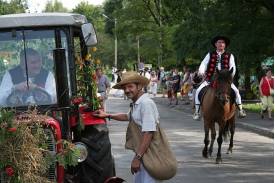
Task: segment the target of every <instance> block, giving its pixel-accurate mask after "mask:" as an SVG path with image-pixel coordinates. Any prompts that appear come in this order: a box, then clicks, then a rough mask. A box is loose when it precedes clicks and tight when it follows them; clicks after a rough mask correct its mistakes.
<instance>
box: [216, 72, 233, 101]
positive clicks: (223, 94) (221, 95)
mask: <svg viewBox="0 0 275 183" xmlns="http://www.w3.org/2000/svg"><path fill="white" fill-rule="evenodd" d="M232 73H233V68H232V69H230V70H227V69H223V70H221V71H219V70H216V75H215V85H216V97H217V98H218V100H219V101H220V102H221V104H222V105H224V104H225V103H227V102H229V101H230V92H231V84H232V82H233V77H232Z"/></svg>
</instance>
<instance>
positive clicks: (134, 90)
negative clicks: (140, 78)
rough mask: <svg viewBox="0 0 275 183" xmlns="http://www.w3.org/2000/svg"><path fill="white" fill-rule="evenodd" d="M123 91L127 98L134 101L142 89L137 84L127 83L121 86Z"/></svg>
mask: <svg viewBox="0 0 275 183" xmlns="http://www.w3.org/2000/svg"><path fill="white" fill-rule="evenodd" d="M123 90H124V93H125V95H126V96H127V97H128V98H130V99H131V100H135V99H136V98H137V97H138V95H139V92H140V91H141V90H142V87H141V85H139V84H135V83H129V84H125V85H124V86H123Z"/></svg>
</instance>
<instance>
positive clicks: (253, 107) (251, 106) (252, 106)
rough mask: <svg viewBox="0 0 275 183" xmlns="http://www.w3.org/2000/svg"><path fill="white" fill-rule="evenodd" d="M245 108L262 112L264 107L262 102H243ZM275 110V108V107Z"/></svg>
mask: <svg viewBox="0 0 275 183" xmlns="http://www.w3.org/2000/svg"><path fill="white" fill-rule="evenodd" d="M243 108H244V109H245V110H247V111H250V112H257V113H260V112H261V109H262V105H261V103H255V104H243ZM273 110H274V108H273Z"/></svg>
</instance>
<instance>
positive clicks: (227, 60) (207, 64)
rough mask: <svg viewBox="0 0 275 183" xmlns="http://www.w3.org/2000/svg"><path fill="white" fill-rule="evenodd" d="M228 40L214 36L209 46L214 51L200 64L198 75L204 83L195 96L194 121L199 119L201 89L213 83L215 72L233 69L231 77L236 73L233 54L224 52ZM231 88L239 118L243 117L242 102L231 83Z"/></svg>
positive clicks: (244, 114)
mask: <svg viewBox="0 0 275 183" xmlns="http://www.w3.org/2000/svg"><path fill="white" fill-rule="evenodd" d="M229 43H230V40H229V39H228V38H227V37H225V36H216V37H214V38H213V39H212V41H211V44H212V45H213V46H214V47H215V48H216V51H213V52H209V53H208V54H207V55H206V57H205V58H204V59H203V61H202V62H201V64H200V67H199V71H198V74H199V75H201V76H203V77H204V78H205V79H204V82H202V84H201V85H200V86H199V88H198V89H197V91H196V94H195V113H194V115H193V119H194V120H199V119H200V113H199V111H200V100H199V93H200V91H201V90H202V88H204V87H206V86H208V85H209V84H210V83H211V81H213V77H214V73H215V70H216V69H218V70H222V69H231V68H233V73H232V77H234V75H235V73H236V64H235V60H234V56H233V54H231V53H229V52H227V51H225V48H226V47H227V46H228V45H229ZM231 88H232V89H233V90H234V92H235V95H236V104H237V105H238V108H239V117H245V116H246V113H245V111H244V110H243V109H242V101H241V96H240V93H239V90H238V89H237V87H236V86H235V85H234V84H233V83H232V84H231Z"/></svg>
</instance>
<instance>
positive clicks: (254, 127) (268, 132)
mask: <svg viewBox="0 0 275 183" xmlns="http://www.w3.org/2000/svg"><path fill="white" fill-rule="evenodd" d="M236 126H237V127H239V128H243V129H246V130H249V131H252V132H255V133H257V134H260V135H263V136H265V137H269V138H272V139H274V132H273V131H271V130H270V129H267V128H263V127H259V126H257V125H253V124H247V123H243V122H237V123H236Z"/></svg>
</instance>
